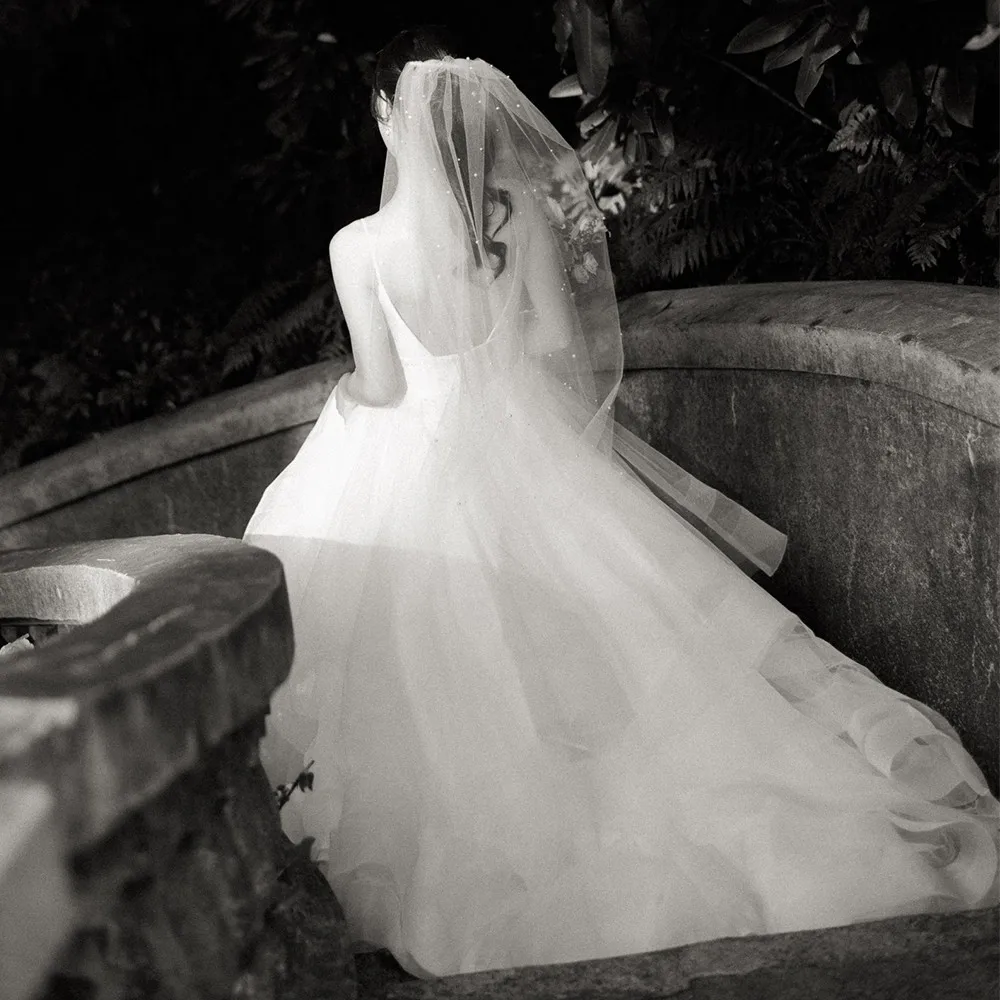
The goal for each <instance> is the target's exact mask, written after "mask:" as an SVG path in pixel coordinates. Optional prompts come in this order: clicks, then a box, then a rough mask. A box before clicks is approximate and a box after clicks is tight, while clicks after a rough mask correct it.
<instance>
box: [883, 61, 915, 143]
mask: <svg viewBox="0 0 1000 1000" xmlns="http://www.w3.org/2000/svg"><path fill="white" fill-rule="evenodd" d="M878 85H879V89H880V90H881V91H882V99H883V100H884V101H885V107H886V110H887V111H888V112H889V114H890V115H892V117H893V118H895V119H896V121H898V122H899V123H900V125H902V126H903V127H904V128H907V129H911V128H913V126H914V124H915V123H916V121H917V110H918V109H917V99H916V97H915V96H914V94H913V77H912V76H911V75H910V67H909V66H907V65H906V63H905V62H904V61H903V60H902V59H899V60H897V61H896V62H894V63H893V64H892V65H891V66H888V67H885V68H883V69H880V70H879V73H878Z"/></svg>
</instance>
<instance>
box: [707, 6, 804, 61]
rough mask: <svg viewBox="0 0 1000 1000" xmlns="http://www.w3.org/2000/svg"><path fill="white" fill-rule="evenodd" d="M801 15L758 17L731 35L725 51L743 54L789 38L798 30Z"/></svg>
mask: <svg viewBox="0 0 1000 1000" xmlns="http://www.w3.org/2000/svg"><path fill="white" fill-rule="evenodd" d="M803 17H804V15H802V14H795V15H793V16H792V17H789V18H774V17H758V18H757V20H755V21H751V22H750V23H749V24H748V25H747V26H746V27H745V28H743V30H742V31H739V32H737V34H736V35H734V36H733V38H732V40H731V41H730V43H729V44H728V45H727V46H726V51H727V52H729V53H730V54H732V55H743V54H745V53H747V52H759V51H760V50H761V49H768V48H770V47H771V46H772V45H777V44H778V43H779V42H783V41H785V39H786V38H791V36H792V35H793V34H795V32H796V31H797V30H798V27H799V25H800V24H801V23H802V21H803Z"/></svg>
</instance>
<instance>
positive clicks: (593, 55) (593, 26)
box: [572, 0, 611, 96]
mask: <svg viewBox="0 0 1000 1000" xmlns="http://www.w3.org/2000/svg"><path fill="white" fill-rule="evenodd" d="M572 19H573V55H574V57H575V58H576V71H577V74H578V76H579V78H580V84H581V86H582V87H583V89H584V91H585V92H586V93H588V94H593V95H595V96H596V95H598V94H600V93H601V92H602V91H603V90H604V85H605V84H606V83H607V82H608V68H609V66H610V64H611V33H610V29H609V27H608V19H607V16H606V15H605V14H604V13H603V11H600V10H599V9H598V7H597V2H596V0H572Z"/></svg>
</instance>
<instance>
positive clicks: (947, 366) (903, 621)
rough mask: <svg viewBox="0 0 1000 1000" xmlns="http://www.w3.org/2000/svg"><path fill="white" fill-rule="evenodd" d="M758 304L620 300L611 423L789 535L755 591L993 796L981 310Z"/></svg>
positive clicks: (990, 511)
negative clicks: (932, 735)
mask: <svg viewBox="0 0 1000 1000" xmlns="http://www.w3.org/2000/svg"><path fill="white" fill-rule="evenodd" d="M770 290H771V291H773V292H774V294H771V295H769V294H764V291H765V290H764V289H763V288H762V287H756V288H755V287H750V288H746V289H743V288H732V289H729V288H726V289H717V290H714V291H716V292H718V295H717V296H713V297H709V296H705V295H702V294H696V293H704V292H707V291H709V290H707V289H696V290H692V291H689V292H662V293H654V294H652V295H648V296H640V297H637V298H636V299H633V300H631V301H630V302H629V303H627V304H626V309H625V319H626V320H627V321H628V322H629V323H630V324H631V325H630V330H631V332H632V334H633V336H631V337H630V338H629V341H628V343H629V345H630V346H629V355H630V363H631V364H632V365H633V366H635V367H634V370H632V371H630V372H629V373H628V374H627V375H626V378H625V381H624V384H623V387H622V392H621V395H620V403H619V418H620V419H621V420H622V421H623V422H624V423H626V424H627V425H628V426H629V427H631V428H632V429H633V430H635V431H636V433H638V434H640V435H641V436H643V437H644V438H646V439H647V440H649V441H650V442H651V443H652V444H653V445H654V446H655V447H657V448H658V449H660V450H661V451H663V452H664V453H665V454H667V455H669V456H670V457H671V458H673V459H674V460H675V461H677V462H679V463H680V464H681V465H683V466H685V467H686V468H688V469H690V470H691V471H692V472H693V473H694V474H695V475H697V476H699V477H700V478H702V479H704V480H705V481H706V482H708V483H710V484H711V485H713V486H716V487H718V488H719V489H721V490H723V492H725V493H727V494H728V495H729V496H732V497H734V498H735V499H737V500H740V501H741V502H742V503H744V504H745V505H746V506H748V507H749V508H750V509H751V510H753V511H754V512H755V513H756V514H758V515H759V516H761V517H763V518H764V519H765V520H767V521H769V522H770V523H772V524H774V525H776V526H777V527H779V528H781V529H782V530H783V531H785V532H787V534H788V536H789V547H788V552H787V555H786V557H785V561H784V563H783V565H782V567H781V568H780V569H779V571H778V573H777V574H776V576H775V578H774V579H773V580H772V581H766V582H765V584H764V585H765V586H766V587H767V588H768V589H770V590H771V591H772V592H773V593H774V594H775V596H777V597H778V599H779V600H781V601H782V602H783V603H785V604H786V605H788V606H789V607H790V608H792V610H794V611H795V612H797V613H798V614H799V615H800V616H801V617H802V618H803V619H804V620H805V621H806V623H807V624H809V625H810V626H812V627H813V628H814V629H815V630H816V631H817V632H818V633H819V634H820V635H821V636H823V637H824V638H825V639H828V640H829V641H830V642H832V643H833V644H834V645H836V646H837V647H838V648H840V649H843V650H844V651H845V652H847V653H848V654H849V655H851V656H853V657H854V658H855V659H857V660H858V661H860V662H861V663H864V664H865V665H866V666H868V667H870V668H871V669H872V670H874V672H875V673H876V674H878V676H879V677H880V678H881V679H882V680H884V681H885V682H886V683H887V684H890V685H891V686H893V687H895V688H898V689H899V690H902V691H904V692H905V693H907V694H911V695H913V696H914V697H916V698H919V699H920V700H922V701H924V702H927V703H928V704H930V705H931V706H933V707H934V708H937V709H938V710H940V711H941V712H942V713H943V714H944V715H945V716H947V718H948V719H949V720H950V721H951V722H952V723H953V724H954V725H955V727H956V728H957V729H958V731H959V733H960V735H961V736H962V739H963V741H964V742H965V744H966V746H967V747H968V748H969V750H970V752H972V754H973V756H975V757H976V759H977V760H978V762H979V764H980V766H981V767H982V768H983V770H984V771H985V773H986V776H987V779H988V780H989V781H990V784H991V785H992V787H993V788H994V789H996V787H997V761H998V744H997V727H996V718H997V715H998V705H1000V670H998V667H1000V625H998V608H1000V589H998V587H1000V582H998V581H1000V574H998V567H1000V520H998V518H997V514H996V512H997V511H998V510H1000V402H998V401H1000V376H998V375H997V371H996V370H1000V338H998V337H997V323H996V305H997V300H996V296H995V295H994V294H992V293H991V292H988V291H986V290H982V289H980V290H975V291H972V290H969V291H970V294H969V295H966V294H965V291H964V290H958V291H959V294H958V295H957V296H956V295H955V294H954V293H955V292H956V290H955V289H949V288H942V287H941V286H927V287H925V286H904V287H903V288H899V287H896V286H889V287H886V286H885V285H884V283H872V284H868V283H859V284H853V283H850V284H848V285H846V286H845V285H834V286H832V287H831V286H818V288H803V287H802V286H799V285H788V286H779V287H778V288H773V287H772V288H771V289H770ZM949 303H950V306H949ZM945 349H947V352H946V350H945ZM994 369H996V370H994Z"/></svg>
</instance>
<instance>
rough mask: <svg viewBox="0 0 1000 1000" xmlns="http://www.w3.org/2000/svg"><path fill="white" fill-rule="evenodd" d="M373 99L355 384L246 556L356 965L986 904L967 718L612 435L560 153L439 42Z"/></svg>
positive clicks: (578, 220)
mask: <svg viewBox="0 0 1000 1000" xmlns="http://www.w3.org/2000/svg"><path fill="white" fill-rule="evenodd" d="M374 93H375V102H376V111H377V116H378V119H379V127H380V130H381V133H382V136H383V138H384V139H385V143H386V146H387V148H388V155H387V158H386V169H385V179H384V187H383V196H382V204H381V208H380V210H379V211H378V212H377V213H376V214H375V215H373V216H371V217H369V218H367V219H361V220H359V221H357V222H355V223H352V224H351V225H349V226H347V227H346V228H345V229H343V230H341V231H340V232H338V233H337V234H336V235H335V236H334V238H333V240H332V242H331V244H330V259H331V266H332V270H333V277H334V281H335V284H336V288H337V294H338V296H339V298H340V301H341V303H342V306H343V310H344V313H345V315H346V318H347V321H348V323H349V326H350V330H351V341H352V344H353V349H354V359H355V363H356V370H355V371H354V372H352V373H350V374H349V375H346V376H344V377H343V378H342V379H341V380H340V382H339V383H338V385H337V387H336V389H335V391H334V392H333V394H332V396H331V398H330V400H329V401H328V403H327V404H326V406H325V407H324V409H323V411H322V413H321V415H320V417H319V419H318V421H317V423H316V425H315V427H314V429H313V430H312V432H311V433H310V435H309V438H308V439H307V441H306V442H305V444H304V445H303V446H302V449H301V450H300V452H299V453H298V455H297V456H296V458H295V459H294V461H293V462H292V463H291V464H290V465H289V466H288V468H286V469H285V470H284V472H282V473H281V475H280V476H279V477H278V478H277V479H276V480H275V481H274V483H272V484H271V486H270V487H269V488H268V490H267V492H266V493H265V494H264V497H263V499H262V500H261V502H260V505H259V506H258V508H257V510H256V512H255V514H254V516H253V518H252V520H251V521H250V524H249V526H248V527H247V531H246V540H247V541H249V542H252V543H253V544H255V545H259V546H263V547H264V548H267V549H270V550H271V551H272V552H274V553H276V554H277V555H278V556H279V557H280V559H281V560H282V562H283V564H284V567H285V572H286V577H287V584H288V592H289V598H290V601H291V606H292V614H293V621H294V626H295V638H296V657H295V664H294V666H293V669H292V673H291V676H290V678H289V680H288V681H287V682H286V684H285V685H284V686H283V687H282V688H281V690H279V691H278V692H277V694H276V696H275V698H274V702H273V705H272V712H271V716H270V719H269V728H268V734H267V737H266V739H265V742H264V747H263V756H264V762H265V767H266V768H267V770H268V773H269V775H270V777H271V779H272V780H273V781H275V782H279V781H288V780H290V779H291V778H292V777H294V776H295V775H297V774H298V773H299V771H300V770H301V769H302V767H303V765H304V763H306V762H307V761H310V760H314V761H315V767H314V775H315V784H314V787H313V789H312V791H311V792H309V793H307V794H304V795H297V796H294V797H293V799H292V800H291V801H290V802H289V804H288V806H286V808H285V810H284V811H283V819H284V822H285V823H286V829H287V831H288V833H289V834H290V835H291V836H292V837H293V838H299V837H303V836H309V837H312V838H314V845H313V851H314V856H315V857H316V860H317V862H318V863H319V864H320V866H321V867H322V870H323V871H324V873H325V875H326V877H327V878H328V879H329V881H330V883H331V885H332V886H333V888H334V890H335V892H336V894H337V896H338V898H339V900H340V902H341V904H342V905H343V908H344V910H345V913H346V915H347V920H348V923H349V926H350V930H351V933H352V935H353V938H354V940H355V943H356V947H357V948H359V949H361V948H365V947H386V948H389V949H391V951H392V952H393V953H394V955H395V956H396V958H397V959H398V961H399V962H400V963H401V964H402V965H403V966H404V968H406V969H407V970H409V971H410V972H412V973H414V974H415V975H418V976H437V975H445V974H449V973H457V972H468V971H472V970H480V969H488V968H497V967H505V966H514V965H531V964H540V963H549V962H565V961H572V960H576V959H584V958H595V957H602V956H609V955H617V954H625V953H630V952H639V951H649V950H654V949H660V948H668V947H673V946H676V945H681V944H685V943H688V942H692V941H699V940H704V939H708V938H716V937H724V936H732V935H741V934H767V933H773V932H778V931H787V930H795V929H803V928H812V927H824V926H830V925H836V924H845V923H849V922H853V921H859V920H870V919H876V918H881V917H888V916H892V915H896V914H904V913H913V912H922V911H942V910H955V909H968V908H973V907H981V906H987V905H990V904H991V903H993V902H995V901H996V898H997V896H996V893H997V888H996V887H997V849H996V844H995V834H996V826H997V816H998V804H997V801H996V800H995V799H994V798H993V797H992V796H991V795H990V793H989V790H988V788H987V786H986V784H985V782H984V780H983V777H982V774H981V772H980V771H979V770H978V768H977V767H976V765H975V764H974V763H973V761H972V759H971V758H970V757H969V755H968V754H967V753H966V751H965V750H964V749H963V748H962V747H961V745H960V743H959V742H958V737H957V736H956V735H955V732H954V730H953V729H952V728H951V727H950V726H949V724H948V723H947V722H946V721H945V720H944V719H943V718H942V717H941V716H940V715H938V714H937V713H936V712H934V711H933V710H931V709H930V708H928V707H926V706H925V705H922V704H920V703H918V702H915V701H913V700H912V699H910V698H906V697H904V696H903V695H901V694H899V693H897V692H895V691H892V690H890V689H889V688H887V687H885V686H884V685H882V684H881V683H880V682H879V681H877V680H876V679H875V677H874V676H873V675H872V674H871V673H870V672H869V671H867V670H866V669H864V668H863V667H861V666H859V665H858V664H856V663H854V662H852V661H851V660H850V659H848V658H847V657H846V656H844V655H843V654H841V653H839V652H838V651H837V650H835V649H834V648H833V647H831V646H830V645H829V644H827V643H826V642H824V641H822V640H821V639H819V638H817V637H816V636H814V635H813V634H812V633H811V632H810V631H809V629H807V628H806V627H805V626H804V625H803V624H802V622H801V621H799V620H798V619H797V618H796V617H795V616H794V615H792V614H791V612H789V611H787V610H786V609H785V608H784V607H782V606H781V605H780V604H778V603H777V602H776V601H775V600H773V599H772V598H771V597H769V596H768V595H767V594H766V593H765V592H764V591H763V590H762V589H760V588H759V587H758V586H757V585H756V584H755V583H754V582H753V580H752V579H751V577H750V575H749V572H753V571H755V570H763V571H765V572H773V570H774V569H775V567H776V566H777V563H778V561H779V560H780V558H781V553H782V550H783V544H784V538H783V536H781V535H780V534H779V533H778V532H777V531H775V530H773V529H771V528H769V527H768V526H767V525H765V524H763V523H762V522H760V521H759V520H757V519H756V518H755V517H753V516H752V515H751V514H749V513H748V512H747V511H745V510H743V509H742V508H740V507H739V506H738V505H736V504H735V503H733V502H732V501H729V500H727V499H726V498H725V497H722V496H720V495H718V494H716V493H715V492H714V491H712V490H710V489H708V488H707V487H705V486H704V485H703V484H701V483H698V482H697V481H696V480H693V479H691V478H690V477H689V476H687V475H686V474H685V473H684V472H683V470H680V469H678V468H677V467H676V466H674V465H672V463H670V462H669V461H668V460H667V459H665V458H664V457H663V456H660V455H659V454H658V453H656V452H655V451H653V450H652V449H651V448H649V447H648V446H647V445H645V444H644V443H643V442H641V441H639V440H638V439H636V438H635V437H634V436H632V435H630V434H629V433H628V432H627V431H625V430H624V429H623V428H620V427H619V426H618V425H616V424H615V423H614V420H613V418H612V407H613V404H614V400H615V395H616V391H617V388H618V384H619V380H620V378H621V373H622V346H621V333H620V330H619V325H618V312H617V308H616V304H615V298H614V289H613V284H612V276H611V272H610V270H609V266H608V257H607V253H606V249H605V237H604V228H603V225H602V221H601V215H600V212H599V211H598V210H597V208H596V206H595V204H594V202H593V200H592V198H591V197H590V194H589V191H588V188H587V184H586V181H585V179H584V177H583V174H582V172H581V169H580V166H579V164H578V161H577V159H576V157H575V154H574V153H573V150H572V148H571V147H570V146H568V145H567V144H566V142H565V141H564V140H563V139H562V138H561V137H560V136H559V134H558V132H557V131H556V130H555V129H554V128H553V126H552V125H551V124H550V123H549V122H548V121H547V120H546V119H545V118H544V116H543V115H542V114H541V113H540V112H539V111H538V110H537V108H535V107H534V106H533V105H532V104H531V103H530V102H529V101H528V99H527V98H526V97H525V96H524V95H523V94H521V93H520V91H518V89H517V88H516V87H515V86H514V84H513V83H512V82H511V80H510V79H509V78H508V77H507V76H505V75H504V74H503V73H501V72H499V71H498V70H496V69H494V68H493V67H492V66H490V65H489V64H487V63H485V62H482V61H481V60H470V59H464V58H457V57H455V56H454V54H453V52H452V51H451V50H449V48H448V47H446V46H445V45H443V44H442V43H441V42H440V40H439V38H438V37H437V36H436V35H435V33H434V32H433V31H428V30H420V31H417V32H408V33H404V34H403V35H402V36H400V37H398V38H397V39H395V40H394V41H393V42H392V43H390V45H388V46H387V47H386V48H385V49H384V50H383V52H382V53H381V55H380V62H379V66H378V70H377V76H376V86H375V92H374ZM746 571H749V572H746Z"/></svg>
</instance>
